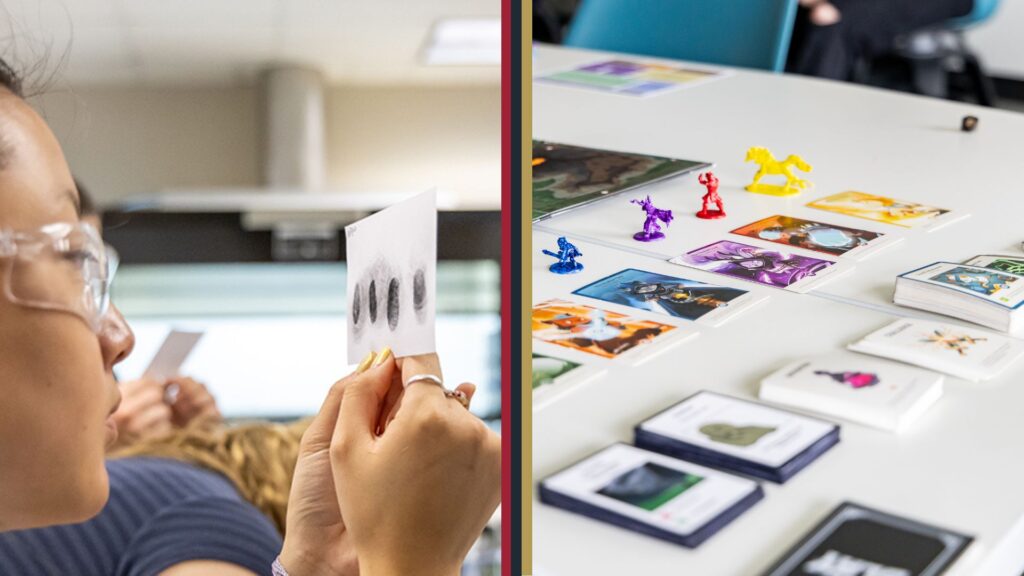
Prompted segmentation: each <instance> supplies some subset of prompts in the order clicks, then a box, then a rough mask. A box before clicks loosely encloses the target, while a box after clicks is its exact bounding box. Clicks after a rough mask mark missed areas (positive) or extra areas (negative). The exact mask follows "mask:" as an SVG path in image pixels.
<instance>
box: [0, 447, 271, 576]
mask: <svg viewBox="0 0 1024 576" xmlns="http://www.w3.org/2000/svg"><path fill="white" fill-rule="evenodd" d="M107 472H108V473H109V475H110V499H109V501H108V502H107V505H106V507H105V508H104V509H103V511H102V512H100V514H99V515H98V516H96V517H95V518H93V519H91V520H89V521H87V522H83V523H81V524H70V525H64V526H52V527H48V528H37V529H32V530H17V531H12V532H0V575H2V576H71V575H74V576H154V575H156V574H159V573H160V572H162V571H164V570H166V569H168V568H170V567H172V566H174V565H175V564H180V563H182V562H187V561H191V560H217V561H221V562H227V563H230V564H235V565H237V566H240V567H242V568H245V569H248V570H250V571H251V572H253V573H255V574H267V575H269V574H270V565H271V564H272V563H273V561H274V558H276V557H277V554H278V553H279V552H280V550H281V536H280V534H279V533H278V532H277V530H276V528H275V527H274V525H273V523H271V521H270V519H268V518H267V517H266V516H264V515H263V514H262V513H261V512H260V511H259V510H257V509H256V508H255V507H254V506H253V505H251V504H249V503H248V502H247V501H245V500H244V499H243V498H242V497H241V496H240V495H239V494H238V492H237V491H236V490H235V487H234V485H233V484H232V483H231V482H230V481H228V480H227V479H226V478H224V477H223V476H221V475H220V474H216V473H214V472H210V471H209V470H206V469H204V468H200V467H198V466H195V465H192V464H188V463H185V462H179V461H177V460H167V459H161V458H126V459H122V460H110V461H108V462H107Z"/></svg>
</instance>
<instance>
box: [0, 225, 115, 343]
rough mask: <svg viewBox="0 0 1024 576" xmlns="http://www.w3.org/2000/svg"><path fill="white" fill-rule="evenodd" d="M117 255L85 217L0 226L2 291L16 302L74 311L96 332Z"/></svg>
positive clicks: (105, 311)
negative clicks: (11, 227)
mask: <svg viewBox="0 0 1024 576" xmlns="http://www.w3.org/2000/svg"><path fill="white" fill-rule="evenodd" d="M118 261H119V260H118V257H117V253H116V252H115V251H114V249H113V248H111V247H110V246H107V245H104V243H103V240H102V239H101V238H100V235H99V233H98V232H97V231H96V229H95V228H93V227H92V226H90V225H89V224H86V223H84V222H76V223H68V222H60V223H55V224H49V225H47V226H44V227H42V228H39V229H38V230H31V231H21V230H17V231H15V230H7V229H0V270H3V278H2V279H0V280H2V282H3V294H4V296H5V297H6V298H7V299H8V300H10V301H11V302H13V303H15V304H18V305H20V306H26V307H30V308H38V309H43V310H57V311H61V312H68V313H71V314H74V315H76V316H78V317H80V318H81V319H82V320H84V321H85V322H86V324H88V325H89V327H90V328H92V330H93V331H94V332H97V333H99V331H100V327H101V326H102V324H103V316H104V315H105V314H106V313H107V309H108V307H109V305H110V283H111V281H112V280H113V278H114V272H115V271H116V269H117V264H118Z"/></svg>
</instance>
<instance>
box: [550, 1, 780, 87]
mask: <svg viewBox="0 0 1024 576" xmlns="http://www.w3.org/2000/svg"><path fill="white" fill-rule="evenodd" d="M796 8H797V0H583V2H581V3H580V6H579V8H578V9H577V11H576V14H575V16H574V17H573V19H572V22H570V23H569V30H568V33H567V34H566V38H565V45H566V46H574V47H578V48H591V49H594V50H607V51H610V52H626V53H629V54H640V55H644V56H656V57H661V58H672V59H677V60H691V61H694V62H706V63H709V64H718V65H723V66H736V67H741V68H760V69H762V70H772V71H775V72H781V71H782V70H783V68H785V65H786V53H787V52H788V51H789V39H790V36H791V35H792V32H793V21H794V19H795V18H796Z"/></svg>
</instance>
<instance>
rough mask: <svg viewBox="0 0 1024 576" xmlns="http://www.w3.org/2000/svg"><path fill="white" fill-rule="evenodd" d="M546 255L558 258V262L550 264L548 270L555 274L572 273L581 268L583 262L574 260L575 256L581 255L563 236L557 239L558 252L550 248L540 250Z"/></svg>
mask: <svg viewBox="0 0 1024 576" xmlns="http://www.w3.org/2000/svg"><path fill="white" fill-rule="evenodd" d="M541 252H544V253H545V254H547V255H548V256H554V257H555V258H558V262H555V263H554V264H552V265H551V267H550V268H549V270H551V271H552V272H554V273H555V274H572V273H574V272H579V271H580V270H583V264H580V263H579V262H577V261H576V259H577V258H579V257H580V256H583V254H581V253H580V251H579V250H577V249H576V247H575V246H573V245H572V244H571V243H570V242H569V241H568V240H566V239H565V236H562V237H561V238H559V239H558V253H557V254H556V253H554V252H552V251H550V250H541Z"/></svg>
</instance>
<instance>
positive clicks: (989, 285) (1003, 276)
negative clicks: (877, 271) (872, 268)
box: [899, 262, 1024, 309]
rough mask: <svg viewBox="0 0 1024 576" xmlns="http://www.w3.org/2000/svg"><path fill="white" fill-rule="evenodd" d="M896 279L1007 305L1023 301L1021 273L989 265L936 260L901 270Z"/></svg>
mask: <svg viewBox="0 0 1024 576" xmlns="http://www.w3.org/2000/svg"><path fill="white" fill-rule="evenodd" d="M899 279H900V280H910V281H914V282H919V283H923V284H929V285H932V286H938V287H942V288H946V289H949V290H953V291H956V292H959V293H961V294H966V295H969V296H973V297H975V298H980V299H982V300H984V301H985V302H989V303H991V304H996V305H998V306H1001V307H1003V308H1008V309H1017V308H1018V307H1020V306H1021V304H1022V303H1024V276H1018V275H1017V274H1011V273H1009V272H999V271H997V270H992V269H990V268H983V267H979V266H969V265H967V264H958V263H955V262H936V263H934V264H929V265H928V266H924V267H921V268H918V269H917V270H912V271H910V272H906V273H903V274H900V276H899Z"/></svg>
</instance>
